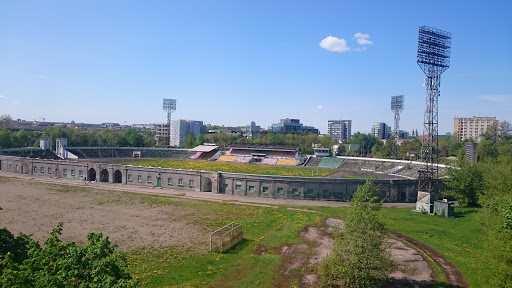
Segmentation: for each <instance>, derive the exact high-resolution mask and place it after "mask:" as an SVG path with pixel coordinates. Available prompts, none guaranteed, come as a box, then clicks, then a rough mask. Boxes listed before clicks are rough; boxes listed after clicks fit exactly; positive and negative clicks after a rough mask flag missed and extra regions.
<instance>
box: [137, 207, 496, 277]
mask: <svg viewBox="0 0 512 288" xmlns="http://www.w3.org/2000/svg"><path fill="white" fill-rule="evenodd" d="M168 199H169V198H165V197H151V198H150V200H147V201H149V202H148V203H154V204H163V205H178V206H180V205H184V206H186V207H188V208H189V209H191V211H189V213H203V214H207V215H209V218H208V220H207V221H205V223H203V224H204V225H205V229H209V230H212V231H213V230H214V227H220V226H222V225H224V224H225V223H229V222H232V221H233V222H238V223H242V224H243V226H244V241H243V242H242V243H241V244H240V245H238V246H236V247H235V248H233V249H232V250H230V251H228V252H227V253H224V254H217V253H204V252H203V253H200V252H190V251H181V250H180V249H178V248H173V247H168V248H165V249H161V250H155V251H148V250H136V251H132V252H130V253H129V254H128V256H129V259H130V261H129V262H130V266H129V270H130V272H131V273H132V275H134V276H136V277H138V279H140V281H141V285H140V286H141V287H218V286H222V287H274V286H276V283H279V281H280V278H279V275H278V273H277V271H278V267H279V264H280V261H281V258H280V257H281V256H280V255H279V253H278V252H277V251H278V249H277V248H278V247H280V246H282V245H283V244H293V243H297V242H299V241H300V240H299V238H298V236H297V235H298V232H299V231H301V230H302V229H304V227H305V226H307V225H314V224H318V223H321V222H322V221H323V220H324V219H325V218H327V217H334V218H343V216H344V214H345V213H346V211H347V209H346V208H332V207H301V208H305V209H309V210H316V211H319V212H322V213H308V212H303V211H296V210H288V209H286V208H287V207H286V206H280V208H277V209H276V208H266V207H253V206H243V205H237V204H231V203H229V202H228V203H225V202H224V203H210V202H204V201H193V202H190V201H188V200H183V201H181V202H179V203H175V201H174V200H168ZM194 211H195V212H194ZM455 211H456V215H457V217H454V218H443V217H439V216H428V215H423V214H418V213H412V212H411V208H384V209H382V216H383V218H384V220H385V223H386V225H387V226H388V227H389V228H390V229H392V230H395V231H397V232H400V233H403V234H405V235H408V236H410V237H412V238H415V239H417V240H419V241H421V242H423V243H425V244H426V245H428V246H430V247H432V248H434V249H435V250H437V251H439V252H440V253H441V254H443V255H444V256H445V257H447V259H449V260H450V261H451V262H452V263H454V264H455V266H456V267H457V268H458V269H459V270H461V272H462V273H463V274H464V277H465V280H466V281H467V282H468V284H469V285H470V287H481V286H483V285H484V284H485V279H486V277H489V275H488V273H486V271H484V270H483V269H481V265H480V263H482V261H484V260H483V259H481V257H480V255H481V254H482V252H483V250H484V236H483V235H482V232H481V231H480V229H479V225H478V221H477V219H476V213H477V210H475V209H470V208H459V207H456V210H455ZM258 245H263V246H264V247H265V248H266V250H267V253H265V254H264V255H256V254H254V253H253V251H254V250H255V249H256V247H258ZM484 263H485V262H484ZM434 270H436V268H435V267H434ZM439 271H440V270H438V271H437V275H438V277H439V279H440V280H441V281H443V282H444V278H443V275H439V274H440V272H439ZM169 283H171V284H169ZM173 285H174V286H173ZM438 287H444V286H443V283H441V284H440V285H439V286H438Z"/></svg>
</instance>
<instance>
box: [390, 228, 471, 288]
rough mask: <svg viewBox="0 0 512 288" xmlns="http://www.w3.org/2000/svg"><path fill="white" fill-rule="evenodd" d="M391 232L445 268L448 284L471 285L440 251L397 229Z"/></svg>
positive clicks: (455, 285)
mask: <svg viewBox="0 0 512 288" xmlns="http://www.w3.org/2000/svg"><path fill="white" fill-rule="evenodd" d="M390 233H391V234H393V235H395V236H396V237H398V238H400V239H403V240H405V241H407V242H409V243H411V244H412V245H414V246H415V247H416V248H418V249H419V250H421V251H423V252H424V253H425V254H426V255H428V257H430V258H431V259H432V260H433V261H434V262H435V263H436V264H437V265H438V266H439V267H440V268H441V269H442V270H443V273H444V275H445V276H446V279H447V281H448V285H450V287H469V285H468V284H467V283H466V281H464V276H463V275H462V273H461V272H460V271H459V270H458V269H457V267H455V265H453V264H452V263H451V262H450V261H448V259H446V258H445V257H444V256H443V255H441V254H440V253H439V252H437V251H436V250H434V249H432V248H430V247H429V246H427V245H425V244H423V243H421V242H419V241H417V240H415V239H413V238H411V237H409V236H406V235H404V234H401V233H398V232H395V231H390Z"/></svg>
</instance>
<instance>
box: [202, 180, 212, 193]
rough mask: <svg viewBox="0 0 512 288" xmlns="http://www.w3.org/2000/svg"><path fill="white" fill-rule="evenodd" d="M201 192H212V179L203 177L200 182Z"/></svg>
mask: <svg viewBox="0 0 512 288" xmlns="http://www.w3.org/2000/svg"><path fill="white" fill-rule="evenodd" d="M201 192H212V179H210V178H208V177H203V179H202V182H201Z"/></svg>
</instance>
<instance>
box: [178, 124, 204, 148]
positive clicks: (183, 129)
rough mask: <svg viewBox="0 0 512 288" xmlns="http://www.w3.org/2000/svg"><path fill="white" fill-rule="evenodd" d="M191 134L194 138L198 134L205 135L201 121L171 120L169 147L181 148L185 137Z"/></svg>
mask: <svg viewBox="0 0 512 288" xmlns="http://www.w3.org/2000/svg"><path fill="white" fill-rule="evenodd" d="M191 133H192V134H193V135H194V136H197V135H199V134H206V126H205V125H204V124H203V121H195V120H180V119H173V120H171V127H170V137H169V146H171V147H181V146H183V141H184V140H185V137H186V136H187V135H188V134H191Z"/></svg>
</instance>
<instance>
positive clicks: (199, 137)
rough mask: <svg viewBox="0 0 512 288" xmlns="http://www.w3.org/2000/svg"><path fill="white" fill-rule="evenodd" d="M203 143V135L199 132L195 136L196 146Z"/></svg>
mask: <svg viewBox="0 0 512 288" xmlns="http://www.w3.org/2000/svg"><path fill="white" fill-rule="evenodd" d="M203 144H204V135H203V134H199V135H197V137H196V146H199V145H203Z"/></svg>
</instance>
